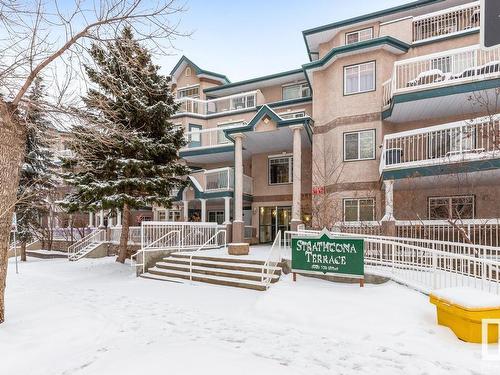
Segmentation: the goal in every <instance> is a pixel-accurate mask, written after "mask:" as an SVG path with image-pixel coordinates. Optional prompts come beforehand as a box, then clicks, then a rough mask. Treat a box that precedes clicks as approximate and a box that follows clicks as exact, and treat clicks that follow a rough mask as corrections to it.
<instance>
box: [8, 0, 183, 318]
mask: <svg viewBox="0 0 500 375" xmlns="http://www.w3.org/2000/svg"><path fill="white" fill-rule="evenodd" d="M181 10H182V9H181V8H180V7H179V6H177V4H176V3H175V0H156V1H152V0H102V1H90V0H89V1H85V0H79V1H74V2H72V3H71V4H69V3H68V2H67V1H57V0H53V1H42V0H32V1H30V0H25V1H14V0H0V35H1V37H0V90H1V91H0V95H1V97H0V323H1V322H3V321H4V320H5V315H4V291H5V280H6V273H7V249H8V243H9V232H10V224H11V217H12V214H13V210H14V206H15V202H16V193H17V187H18V183H19V168H20V165H21V163H22V161H23V158H24V148H25V142H26V124H25V123H24V121H23V119H22V118H21V117H20V115H19V114H20V109H21V107H22V106H24V105H27V103H28V101H29V100H28V98H27V95H26V94H27V92H28V89H29V88H30V86H31V85H32V83H33V82H34V80H35V78H36V77H38V76H40V75H44V78H45V80H46V82H47V84H48V86H49V88H52V89H54V90H55V91H56V92H57V95H54V98H53V100H52V101H48V102H45V103H36V105H38V106H40V107H45V108H46V110H47V111H55V112H58V111H61V112H62V111H63V108H64V107H65V106H67V104H68V103H67V101H68V100H71V99H74V95H76V94H78V90H76V92H74V91H73V90H74V87H73V86H71V84H72V83H74V82H79V81H80V80H82V79H84V75H83V74H82V70H81V62H82V60H83V59H85V58H86V56H87V49H88V47H89V42H91V41H93V42H99V41H105V40H114V39H115V38H116V34H115V33H116V30H120V29H122V26H125V25H129V26H130V27H131V28H132V29H133V30H134V33H135V35H136V36H137V38H138V39H140V40H142V41H144V42H145V43H150V44H151V45H153V46H154V47H155V48H158V49H160V50H162V51H165V48H168V47H170V45H171V43H172V41H173V39H174V38H175V37H177V36H179V35H180V34H179V33H178V32H177V22H178V20H176V19H175V18H176V17H175V15H176V13H178V12H179V11H181ZM58 73H59V74H58ZM61 73H62V74H63V75H64V76H65V77H64V78H63V79H62V80H61V79H58V77H59V75H60V74H61ZM72 95H73V96H72ZM49 102H50V104H49Z"/></svg>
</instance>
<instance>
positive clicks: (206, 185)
mask: <svg viewBox="0 0 500 375" xmlns="http://www.w3.org/2000/svg"><path fill="white" fill-rule="evenodd" d="M192 176H193V177H194V178H195V179H196V180H197V181H198V183H199V184H200V186H201V187H202V189H203V190H204V191H205V192H206V193H213V192H219V191H233V190H234V168H232V167H225V168H218V169H208V170H204V171H200V172H196V173H193V174H192ZM252 192H253V179H252V177H250V176H247V175H243V194H248V195H252Z"/></svg>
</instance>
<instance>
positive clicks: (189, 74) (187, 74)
mask: <svg viewBox="0 0 500 375" xmlns="http://www.w3.org/2000/svg"><path fill="white" fill-rule="evenodd" d="M189 76H191V67H190V66H188V67H187V68H186V77H189Z"/></svg>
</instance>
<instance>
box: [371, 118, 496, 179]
mask: <svg viewBox="0 0 500 375" xmlns="http://www.w3.org/2000/svg"><path fill="white" fill-rule="evenodd" d="M498 155H500V116H498V117H497V116H495V117H491V118H490V117H482V118H478V119H475V120H473V121H459V122H454V123H450V124H444V125H438V126H431V127H427V128H420V129H416V130H409V131H405V132H399V133H394V134H388V135H386V136H385V137H384V143H383V150H382V158H381V162H380V172H383V171H384V170H388V169H392V168H396V169H398V168H405V167H414V166H422V165H431V164H446V163H455V162H461V161H466V160H477V159H489V158H493V157H498Z"/></svg>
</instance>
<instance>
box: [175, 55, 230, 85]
mask: <svg viewBox="0 0 500 375" xmlns="http://www.w3.org/2000/svg"><path fill="white" fill-rule="evenodd" d="M183 62H185V63H187V64H189V65H191V66H192V67H193V68H194V71H195V73H196V75H200V74H206V75H211V76H214V77H218V78H220V79H222V80H224V81H226V82H227V83H231V81H230V80H229V78H227V77H226V76H225V75H224V74H220V73H215V72H211V71H209V70H205V69H201V68H200V67H199V66H198V65H196V64H195V63H194V62H192V61H191V60H190V59H188V58H187V57H186V56H184V55H182V57H181V58H180V59H179V61H178V62H177V64H175V66H174V68H173V69H172V71H171V72H170V75H171V76H173V75H174V73H175V71H176V70H177V69H179V67H180V66H181V64H182V63H183Z"/></svg>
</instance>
